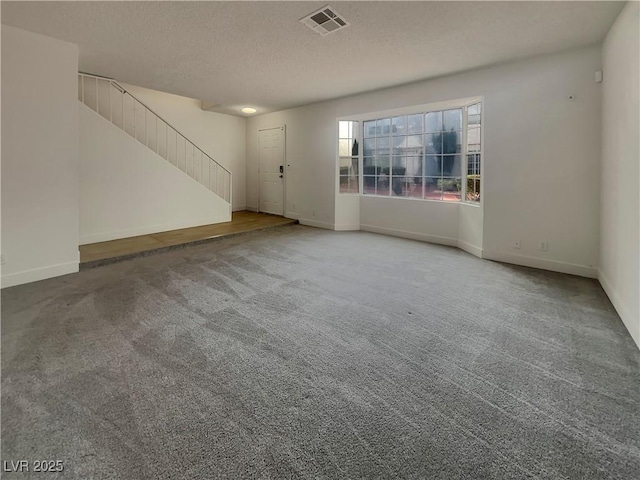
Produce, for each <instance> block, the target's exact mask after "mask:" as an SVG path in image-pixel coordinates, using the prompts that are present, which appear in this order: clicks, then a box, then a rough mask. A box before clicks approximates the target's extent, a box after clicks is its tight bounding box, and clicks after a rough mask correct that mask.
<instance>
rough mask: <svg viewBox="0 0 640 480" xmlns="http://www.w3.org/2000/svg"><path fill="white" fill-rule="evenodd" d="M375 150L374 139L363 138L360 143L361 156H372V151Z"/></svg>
mask: <svg viewBox="0 0 640 480" xmlns="http://www.w3.org/2000/svg"><path fill="white" fill-rule="evenodd" d="M375 148H376V139H375V138H365V139H364V140H363V141H362V154H363V155H364V156H365V157H369V156H372V155H373V153H374V152H373V151H374V150H375Z"/></svg>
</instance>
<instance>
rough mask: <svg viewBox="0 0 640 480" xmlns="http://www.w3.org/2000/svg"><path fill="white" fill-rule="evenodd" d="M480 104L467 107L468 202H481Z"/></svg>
mask: <svg viewBox="0 0 640 480" xmlns="http://www.w3.org/2000/svg"><path fill="white" fill-rule="evenodd" d="M481 108H482V106H481V104H480V103H476V104H475V105H470V106H469V107H467V197H466V198H467V201H469V202H479V201H480V156H481V146H482V145H481V142H482V132H481V131H480V129H481V128H482V127H481V122H480V120H481V114H482V110H481Z"/></svg>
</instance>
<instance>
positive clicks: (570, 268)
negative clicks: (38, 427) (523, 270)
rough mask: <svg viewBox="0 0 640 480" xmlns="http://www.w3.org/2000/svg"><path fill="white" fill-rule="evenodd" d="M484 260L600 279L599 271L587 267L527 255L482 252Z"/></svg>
mask: <svg viewBox="0 0 640 480" xmlns="http://www.w3.org/2000/svg"><path fill="white" fill-rule="evenodd" d="M482 258H486V259H487V260H495V261H496V262H503V263H512V264H514V265H522V266H523V267H532V268H540V269H542V270H550V271H552V272H560V273H569V274H571V275H578V276H580V277H588V278H598V270H597V269H596V268H595V267H589V266H587V265H578V264H575V263H567V262H560V261H558V260H547V259H545V258H536V257H528V256H526V255H514V254H512V253H504V252H495V251H493V252H492V251H487V250H483V251H482Z"/></svg>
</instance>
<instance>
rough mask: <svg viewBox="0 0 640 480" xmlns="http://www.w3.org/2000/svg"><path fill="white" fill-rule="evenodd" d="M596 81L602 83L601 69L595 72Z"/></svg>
mask: <svg viewBox="0 0 640 480" xmlns="http://www.w3.org/2000/svg"><path fill="white" fill-rule="evenodd" d="M596 83H602V70H598V71H597V72H596Z"/></svg>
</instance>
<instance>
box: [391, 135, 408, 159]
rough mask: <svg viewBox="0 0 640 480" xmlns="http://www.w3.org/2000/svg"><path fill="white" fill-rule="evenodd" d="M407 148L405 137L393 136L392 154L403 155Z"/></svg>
mask: <svg viewBox="0 0 640 480" xmlns="http://www.w3.org/2000/svg"><path fill="white" fill-rule="evenodd" d="M406 149H407V137H393V154H394V155H404V152H405V150H406Z"/></svg>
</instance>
